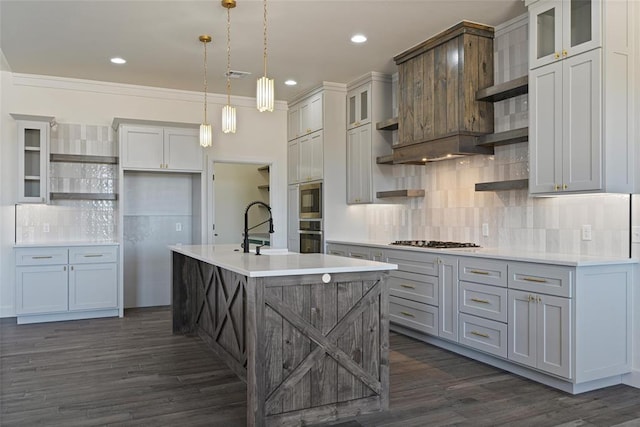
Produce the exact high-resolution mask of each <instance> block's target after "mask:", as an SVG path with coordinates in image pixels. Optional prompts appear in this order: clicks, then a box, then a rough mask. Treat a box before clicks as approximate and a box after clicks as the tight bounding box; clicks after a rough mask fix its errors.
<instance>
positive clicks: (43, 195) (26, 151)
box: [14, 115, 53, 203]
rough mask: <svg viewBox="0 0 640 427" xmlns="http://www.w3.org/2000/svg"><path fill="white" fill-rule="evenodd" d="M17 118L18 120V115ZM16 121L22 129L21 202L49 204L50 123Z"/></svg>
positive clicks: (20, 150) (19, 134)
mask: <svg viewBox="0 0 640 427" xmlns="http://www.w3.org/2000/svg"><path fill="white" fill-rule="evenodd" d="M14 117H16V116H15V115H14ZM44 119H46V121H44V120H43V121H36V120H20V119H18V120H16V122H17V125H18V126H17V127H18V203H47V201H48V194H47V177H48V165H49V162H48V161H47V160H48V158H47V157H48V156H49V123H50V121H51V120H52V119H53V118H44Z"/></svg>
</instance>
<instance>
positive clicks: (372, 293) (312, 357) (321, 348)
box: [264, 281, 382, 407]
mask: <svg viewBox="0 0 640 427" xmlns="http://www.w3.org/2000/svg"><path fill="white" fill-rule="evenodd" d="M381 291H382V286H381V285H380V281H377V282H376V283H375V284H374V285H373V286H372V287H371V288H370V289H369V290H368V291H367V293H366V294H365V295H364V296H363V297H362V298H361V299H360V300H359V301H358V302H357V303H356V304H355V305H354V306H353V307H351V310H349V312H348V313H347V314H346V315H345V316H344V317H343V318H342V319H341V320H340V322H339V323H338V324H337V325H336V326H334V327H333V329H332V330H331V331H329V332H328V333H327V335H324V334H323V333H322V331H320V330H318V329H317V328H316V327H315V326H313V325H312V324H311V323H309V322H308V321H307V320H306V319H304V318H302V317H301V316H299V315H298V314H296V313H295V312H293V311H292V310H291V309H289V307H287V306H286V304H285V303H284V302H283V301H282V300H280V299H278V298H275V297H273V296H272V295H267V294H265V296H264V299H265V303H266V304H267V305H269V306H270V307H271V308H273V309H274V310H275V311H276V312H277V313H278V314H279V315H281V316H282V317H283V318H284V319H285V320H286V321H288V322H289V323H291V325H292V326H293V327H295V328H296V329H298V330H299V331H300V332H302V333H303V334H304V335H305V336H307V337H308V338H309V339H311V340H312V341H313V342H315V343H316V344H318V346H317V347H316V348H315V349H314V350H313V351H311V352H310V353H309V354H308V355H307V357H305V358H304V360H303V361H302V362H301V363H300V364H299V365H298V366H297V367H296V368H295V369H294V370H293V371H292V372H291V373H290V374H289V376H288V377H287V378H285V379H284V381H282V383H280V385H279V386H278V387H276V388H275V390H273V391H272V392H271V394H270V395H269V396H267V401H266V405H267V407H270V406H271V405H272V404H273V402H275V401H277V400H278V399H279V398H280V397H281V396H282V395H283V394H284V392H285V391H286V390H287V389H289V388H291V387H293V385H295V384H296V383H297V382H298V381H299V380H300V379H302V377H303V376H304V375H305V374H306V373H307V372H308V371H309V370H310V369H311V368H312V367H313V366H314V365H315V363H316V362H317V361H318V360H319V359H320V358H321V357H322V356H323V355H324V354H325V353H327V354H328V355H329V356H331V357H333V358H334V359H335V360H337V361H338V363H340V365H342V366H343V367H344V368H346V369H347V370H348V371H349V372H351V373H352V374H354V375H355V376H356V377H357V378H358V379H359V380H360V381H362V382H364V383H365V384H366V385H367V386H368V387H369V388H371V389H372V390H373V391H374V392H375V393H376V394H381V393H382V385H381V384H380V381H378V379H377V378H376V377H374V376H372V375H371V374H369V373H368V372H366V371H365V370H364V369H362V367H361V366H360V365H358V364H357V363H355V362H354V361H353V360H352V359H351V357H349V355H347V354H346V353H345V352H344V351H343V350H341V349H340V348H338V346H337V345H336V342H337V340H338V338H340V337H341V336H342V335H343V334H344V332H345V331H346V330H347V329H348V328H349V327H350V326H351V325H352V323H353V322H354V321H355V319H356V317H357V316H359V315H360V314H362V312H364V310H365V309H366V308H367V307H369V306H370V305H371V304H373V302H375V300H376V299H377V298H378V296H379V295H380V293H381Z"/></svg>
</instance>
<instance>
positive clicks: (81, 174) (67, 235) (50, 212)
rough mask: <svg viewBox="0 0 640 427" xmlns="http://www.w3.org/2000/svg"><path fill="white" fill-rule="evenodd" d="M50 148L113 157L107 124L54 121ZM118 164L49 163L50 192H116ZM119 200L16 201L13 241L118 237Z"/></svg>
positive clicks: (111, 138)
mask: <svg viewBox="0 0 640 427" xmlns="http://www.w3.org/2000/svg"><path fill="white" fill-rule="evenodd" d="M50 152H51V153H55V154H85V155H96V156H117V144H116V141H115V140H114V133H113V130H112V129H111V127H109V126H98V125H85V124H71V123H58V124H57V125H56V126H55V127H54V128H53V129H52V130H51V138H50ZM117 177H118V167H117V165H109V164H96V163H66V162H51V163H50V165H49V191H50V192H54V193H116V192H117V189H118V182H117ZM117 215H118V203H117V202H116V201H110V200H52V201H51V202H50V204H49V205H35V204H34V205H31V204H24V205H17V206H16V243H27V244H28V243H53V242H105V241H106V242H108V241H115V240H117V230H116V224H117Z"/></svg>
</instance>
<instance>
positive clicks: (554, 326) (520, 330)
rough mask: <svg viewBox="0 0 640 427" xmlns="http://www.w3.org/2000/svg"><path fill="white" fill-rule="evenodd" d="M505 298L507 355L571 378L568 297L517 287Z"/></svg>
mask: <svg viewBox="0 0 640 427" xmlns="http://www.w3.org/2000/svg"><path fill="white" fill-rule="evenodd" d="M508 298H509V322H508V327H509V352H508V358H509V359H510V360H513V361H514V362H518V363H522V364H523V365H527V366H531V367H533V368H537V369H540V370H542V371H545V372H548V373H550V374H554V375H558V376H560V377H563V378H567V379H571V378H572V374H571V373H572V370H571V304H570V301H571V300H570V299H568V298H560V297H555V296H551V295H543V294H532V293H530V292H524V291H517V290H509V293H508Z"/></svg>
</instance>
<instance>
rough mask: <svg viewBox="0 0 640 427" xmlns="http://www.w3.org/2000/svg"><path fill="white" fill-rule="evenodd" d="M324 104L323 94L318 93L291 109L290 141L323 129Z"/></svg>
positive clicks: (289, 116)
mask: <svg viewBox="0 0 640 427" xmlns="http://www.w3.org/2000/svg"><path fill="white" fill-rule="evenodd" d="M322 104H323V103H322V93H316V94H315V95H312V96H310V97H308V98H306V99H303V100H302V101H300V102H298V103H296V104H293V105H292V106H291V107H289V113H288V132H287V135H288V138H287V139H288V140H289V141H292V140H294V139H296V138H300V137H301V136H304V135H308V134H310V133H312V132H315V131H318V130H320V129H322Z"/></svg>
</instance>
